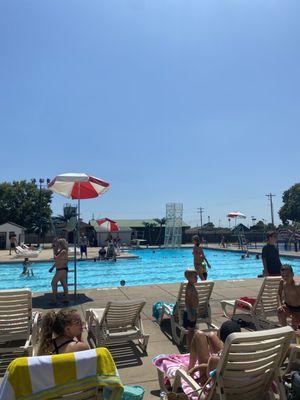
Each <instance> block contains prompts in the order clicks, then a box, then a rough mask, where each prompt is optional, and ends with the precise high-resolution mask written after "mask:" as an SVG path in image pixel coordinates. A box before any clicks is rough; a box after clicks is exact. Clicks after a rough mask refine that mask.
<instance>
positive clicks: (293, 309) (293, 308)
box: [285, 303, 300, 313]
mask: <svg viewBox="0 0 300 400" xmlns="http://www.w3.org/2000/svg"><path fill="white" fill-rule="evenodd" d="M285 305H286V306H287V308H288V309H289V312H296V313H298V312H300V306H290V305H289V304H287V303H285Z"/></svg>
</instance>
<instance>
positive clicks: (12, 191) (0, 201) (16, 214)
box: [0, 181, 52, 235]
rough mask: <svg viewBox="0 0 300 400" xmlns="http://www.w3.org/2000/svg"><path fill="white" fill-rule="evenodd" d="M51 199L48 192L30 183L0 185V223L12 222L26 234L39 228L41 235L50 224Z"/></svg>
mask: <svg viewBox="0 0 300 400" xmlns="http://www.w3.org/2000/svg"><path fill="white" fill-rule="evenodd" d="M51 199H52V192H51V191H50V190H48V189H39V188H37V187H36V185H35V184H34V183H32V182H26V181H18V182H16V181H15V182H12V183H10V182H3V183H0V223H1V224H2V223H5V222H8V221H10V222H14V223H15V224H18V225H22V226H24V227H25V228H26V229H27V231H28V232H34V231H36V229H37V226H39V227H40V235H41V233H42V232H44V230H45V227H46V225H47V224H48V226H49V223H50V217H51V207H50V205H51ZM46 220H47V221H48V222H47V223H46Z"/></svg>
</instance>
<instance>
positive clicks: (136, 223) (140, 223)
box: [115, 219, 189, 229]
mask: <svg viewBox="0 0 300 400" xmlns="http://www.w3.org/2000/svg"><path fill="white" fill-rule="evenodd" d="M115 221H116V222H117V224H118V225H119V227H120V228H121V227H122V228H123V227H124V228H132V229H134V228H144V227H145V225H144V222H146V223H148V224H155V226H157V227H159V226H160V225H159V223H157V222H156V221H155V220H154V219H116V220H115ZM163 226H164V225H163ZM182 227H183V228H188V227H189V225H187V224H186V223H185V222H183V221H182Z"/></svg>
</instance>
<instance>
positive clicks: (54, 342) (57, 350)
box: [52, 339, 78, 354]
mask: <svg viewBox="0 0 300 400" xmlns="http://www.w3.org/2000/svg"><path fill="white" fill-rule="evenodd" d="M52 342H53V346H54V353H55V354H59V349H60V348H61V347H63V346H65V345H66V344H69V343H71V342H74V343H78V341H76V340H74V339H68V340H66V341H65V342H63V343H61V344H60V345H59V346H57V343H56V340H55V339H53V340H52Z"/></svg>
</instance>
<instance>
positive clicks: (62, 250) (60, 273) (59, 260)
mask: <svg viewBox="0 0 300 400" xmlns="http://www.w3.org/2000/svg"><path fill="white" fill-rule="evenodd" d="M57 247H58V251H57V253H56V255H55V256H54V268H56V272H55V275H54V277H53V279H52V282H51V286H52V294H53V299H52V302H53V303H57V284H58V282H60V283H61V285H62V287H63V289H64V299H63V300H62V301H63V302H65V303H68V302H69V291H68V283H67V277H68V242H67V241H66V239H58V241H57ZM51 270H52V268H51V269H50V271H51Z"/></svg>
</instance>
